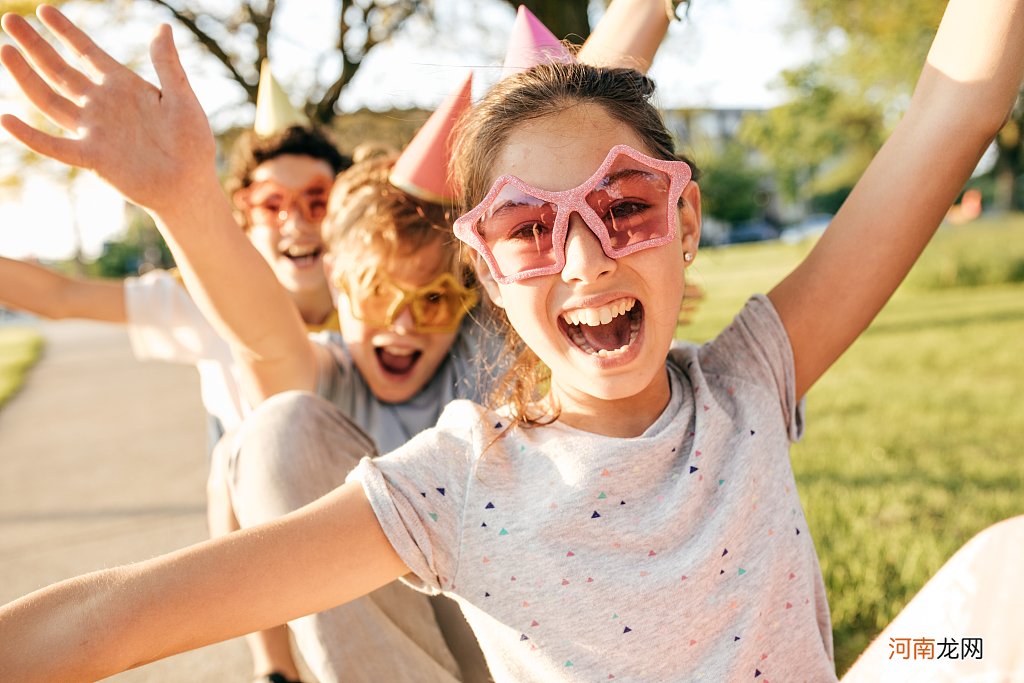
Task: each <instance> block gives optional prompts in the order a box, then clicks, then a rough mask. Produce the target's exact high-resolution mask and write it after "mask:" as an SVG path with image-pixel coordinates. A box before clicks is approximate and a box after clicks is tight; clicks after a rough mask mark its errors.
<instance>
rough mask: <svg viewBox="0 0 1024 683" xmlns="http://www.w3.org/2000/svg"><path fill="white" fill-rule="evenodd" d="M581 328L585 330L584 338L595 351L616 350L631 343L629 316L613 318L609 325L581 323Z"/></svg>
mask: <svg viewBox="0 0 1024 683" xmlns="http://www.w3.org/2000/svg"><path fill="white" fill-rule="evenodd" d="M580 330H581V331H582V332H583V338H584V339H586V340H587V343H588V344H590V345H591V346H592V347H594V350H595V351H600V350H601V349H604V350H605V351H614V350H615V349H617V348H619V347H622V346H625V345H626V344H628V343H629V316H628V315H620V316H617V317H615V318H612V321H611V322H610V323H608V324H607V325H597V326H596V327H591V326H590V325H580Z"/></svg>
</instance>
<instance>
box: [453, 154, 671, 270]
mask: <svg viewBox="0 0 1024 683" xmlns="http://www.w3.org/2000/svg"><path fill="white" fill-rule="evenodd" d="M690 177H691V171H690V166H689V165H688V164H687V163H686V162H685V161H665V160H664V159H655V158H653V157H649V156H647V155H646V154H644V153H643V152H638V151H637V150H635V149H633V148H632V147H630V146H629V145H616V146H615V147H612V148H611V150H609V152H608V156H607V157H605V160H604V162H603V163H602V164H601V166H600V167H599V168H598V169H597V170H596V171H595V172H594V174H593V175H592V176H590V178H589V179H587V181H586V182H584V183H583V184H581V185H579V186H578V187H575V188H573V189H571V190H563V191H561V192H549V191H547V190H542V189H540V188H536V187H533V186H531V185H529V184H527V183H525V182H523V181H522V180H520V179H519V178H517V177H516V176H514V175H503V176H501V177H500V178H498V179H497V180H495V181H494V184H493V185H492V186H491V189H490V191H489V192H488V193H487V196H485V197H484V199H483V201H482V202H480V203H479V204H478V205H477V206H476V207H475V208H474V209H473V210H471V211H469V212H468V213H466V214H465V215H463V216H461V217H460V218H458V219H457V220H456V221H455V235H456V236H457V237H458V238H459V239H460V240H462V241H463V242H465V243H466V244H468V245H469V246H470V247H472V248H473V249H474V250H475V251H476V252H477V253H479V254H480V255H481V256H482V257H483V259H484V261H486V262H487V266H488V267H489V268H490V270H491V275H492V276H493V277H494V279H495V280H497V281H498V282H500V283H502V284H505V285H507V284H511V283H513V282H517V281H519V280H525V279H526V278H531V277H538V276H541V275H553V274H555V273H559V272H561V270H562V268H563V267H564V266H565V240H566V236H567V235H568V233H569V218H570V216H572V214H573V213H576V214H579V216H580V218H582V219H583V222H584V223H585V224H586V225H587V227H588V228H589V229H590V231H591V232H593V233H594V235H596V236H597V238H598V240H600V242H601V248H602V249H603V250H604V253H605V254H607V255H608V257H609V258H613V259H618V258H622V257H623V256H626V255H628V254H632V253H634V252H636V251H640V250H641V249H650V248H652V247H658V246H661V245H663V244H667V243H669V242H671V241H672V240H673V239H675V236H676V221H677V218H676V215H675V211H676V207H677V206H678V203H679V198H680V197H681V196H682V193H683V188H685V187H686V184H687V183H688V182H689V181H690Z"/></svg>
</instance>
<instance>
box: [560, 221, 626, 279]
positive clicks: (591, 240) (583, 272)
mask: <svg viewBox="0 0 1024 683" xmlns="http://www.w3.org/2000/svg"><path fill="white" fill-rule="evenodd" d="M614 269H615V259H612V258H608V255H607V254H605V253H604V249H602V248H601V240H599V239H598V237H597V235H595V234H594V232H593V231H592V230H591V229H590V228H589V227H588V226H587V224H586V223H584V222H583V218H582V217H581V216H580V215H579V214H573V215H572V216H570V217H569V232H568V234H567V235H566V236H565V267H564V268H562V279H563V280H565V281H566V282H570V281H572V280H579V281H582V282H592V281H594V280H596V279H597V278H599V277H601V276H602V275H604V274H605V273H609V272H611V271H613V270H614Z"/></svg>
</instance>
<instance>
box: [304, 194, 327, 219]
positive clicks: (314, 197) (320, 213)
mask: <svg viewBox="0 0 1024 683" xmlns="http://www.w3.org/2000/svg"><path fill="white" fill-rule="evenodd" d="M299 202H300V205H301V206H302V214H303V215H304V216H305V217H306V220H307V221H309V222H310V223H319V222H320V221H322V220H323V219H324V216H326V215H327V190H326V189H325V188H322V187H318V188H313V189H310V190H306V192H305V193H304V194H303V195H302V197H301V198H300V199H299Z"/></svg>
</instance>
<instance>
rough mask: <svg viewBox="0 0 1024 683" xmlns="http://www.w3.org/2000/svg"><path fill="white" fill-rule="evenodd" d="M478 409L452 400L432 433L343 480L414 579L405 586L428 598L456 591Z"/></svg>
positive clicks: (364, 461) (366, 460)
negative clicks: (357, 489) (359, 490)
mask: <svg viewBox="0 0 1024 683" xmlns="http://www.w3.org/2000/svg"><path fill="white" fill-rule="evenodd" d="M481 410H482V409H481V408H480V407H479V406H477V405H475V404H473V403H471V402H470V401H455V402H453V403H451V404H449V406H448V407H447V408H446V409H445V411H444V413H443V414H442V415H441V419H440V420H439V421H438V425H437V427H434V428H432V429H428V430H426V431H423V432H420V433H419V434H417V435H416V436H415V437H413V438H412V440H411V441H409V442H407V443H406V444H405V445H403V446H402V447H400V448H398V449H397V450H394V451H392V452H391V453H388V454H387V455H384V456H382V457H379V458H373V459H371V458H363V459H362V460H361V461H360V463H359V465H358V466H357V467H356V468H355V469H354V470H353V471H352V472H351V473H350V474H349V475H348V480H349V481H353V480H354V481H359V482H360V483H361V484H362V486H363V490H364V491H365V493H366V497H367V499H368V500H369V501H370V505H371V506H372V507H373V511H374V513H375V514H376V515H377V520H378V521H379V522H380V525H381V528H382V529H383V530H384V534H385V535H386V536H387V537H388V540H389V541H390V542H391V545H392V546H393V547H394V549H395V551H396V552H397V553H398V555H399V557H401V558H402V560H403V561H405V563H406V565H407V566H408V567H409V569H411V570H412V572H413V574H414V575H415V578H416V579H418V581H415V580H411V577H406V579H405V580H406V582H407V583H409V584H410V585H412V586H413V587H415V588H418V589H420V590H424V591H426V592H429V593H438V592H441V591H446V590H451V589H452V588H454V584H453V578H454V577H455V575H456V573H457V572H458V563H459V554H460V553H459V550H460V546H461V541H462V530H463V517H464V511H465V509H466V499H467V496H468V493H469V491H468V489H469V486H470V484H471V482H472V476H473V474H472V473H473V471H474V468H473V463H474V462H475V459H476V458H475V455H474V452H475V451H476V450H477V449H476V448H475V447H474V436H473V434H474V425H476V424H478V423H479V419H480V414H481V413H480V411H481Z"/></svg>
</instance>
